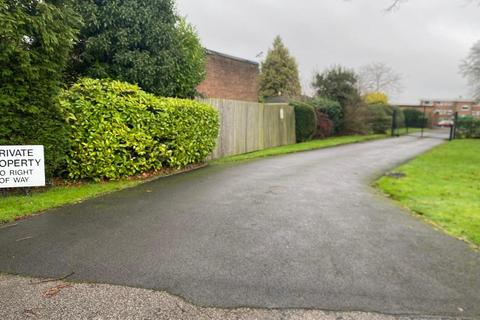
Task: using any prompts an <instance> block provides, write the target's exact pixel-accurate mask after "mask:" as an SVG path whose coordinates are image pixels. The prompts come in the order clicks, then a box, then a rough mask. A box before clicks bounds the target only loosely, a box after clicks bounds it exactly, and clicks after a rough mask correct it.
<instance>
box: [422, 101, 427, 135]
mask: <svg viewBox="0 0 480 320" xmlns="http://www.w3.org/2000/svg"><path fill="white" fill-rule="evenodd" d="M422 120H423V121H422V138H423V134H424V132H425V126H426V125H427V121H428V120H427V107H426V106H423V119H422Z"/></svg>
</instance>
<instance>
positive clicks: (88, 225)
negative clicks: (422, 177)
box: [0, 137, 480, 316]
mask: <svg viewBox="0 0 480 320" xmlns="http://www.w3.org/2000/svg"><path fill="white" fill-rule="evenodd" d="M439 143H441V140H439V139H423V140H422V139H418V138H415V137H403V138H398V139H389V140H382V141H375V142H369V143H363V144H356V145H349V146H343V147H338V148H332V149H325V150H319V151H314V152H306V153H299V154H293V155H287V156H281V157H274V158H268V159H262V160H257V161H251V162H247V163H242V164H234V165H221V166H211V167H208V168H205V169H202V170H199V171H196V172H192V173H189V174H184V175H178V176H174V177H170V178H166V179H160V180H157V181H154V182H151V183H148V184H145V185H142V186H139V187H137V188H134V189H130V190H125V191H121V192H118V193H115V194H111V195H108V196H105V197H102V198H99V199H95V200H91V201H87V202H85V203H83V204H79V205H76V206H70V207H66V208H62V209H58V210H52V211H51V212H50V213H48V214H44V215H41V216H38V217H33V218H30V219H27V220H25V221H22V222H20V223H18V225H16V226H15V225H13V226H11V227H8V226H7V227H2V229H0V271H3V272H8V273H15V274H24V275H32V276H38V277H60V276H63V275H67V274H70V273H71V272H75V274H74V275H73V276H71V278H70V279H71V280H73V281H82V282H99V283H110V284H119V285H128V286H133V287H141V288H149V289H156V290H166V291H168V292H169V293H172V294H176V295H180V296H182V297H184V298H186V299H187V300H188V301H190V302H193V303H196V304H198V305H202V306H216V307H226V308H232V307H243V306H249V307H264V308H265V307H266V308H313V309H323V310H342V311H350V310H354V311H376V312H382V313H387V314H421V315H445V316H480V294H479V292H480V254H478V253H477V252H475V251H473V250H471V249H470V248H469V247H468V245H466V244H465V243H463V242H461V241H459V240H456V239H454V238H451V237H449V236H446V235H444V234H443V233H442V232H439V231H436V230H434V229H432V228H431V227H430V226H429V225H427V224H425V223H423V222H422V221H421V220H419V219H417V218H415V217H413V216H411V215H410V214H408V213H407V212H405V211H403V210H401V209H399V208H397V207H395V206H394V205H393V203H391V202H390V201H389V200H387V199H384V198H383V197H382V196H380V195H378V194H375V193H374V191H373V190H372V189H371V188H370V187H368V183H369V182H370V181H372V179H374V178H375V177H377V176H379V175H381V174H382V173H383V172H384V171H386V170H388V169H389V168H392V167H394V166H396V165H397V164H399V163H401V162H403V161H406V160H408V159H409V158H412V157H414V156H415V155H417V154H419V153H421V152H424V151H426V150H428V149H430V148H432V147H434V146H435V145H437V144H439ZM22 239H23V240H22Z"/></svg>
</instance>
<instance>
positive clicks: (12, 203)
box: [0, 180, 142, 223]
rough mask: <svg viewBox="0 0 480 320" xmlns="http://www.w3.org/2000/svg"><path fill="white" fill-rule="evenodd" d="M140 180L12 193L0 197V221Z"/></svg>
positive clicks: (115, 189) (11, 219)
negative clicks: (26, 193)
mask: <svg viewBox="0 0 480 320" xmlns="http://www.w3.org/2000/svg"><path fill="white" fill-rule="evenodd" d="M141 182H142V180H122V181H111V182H100V183H94V182H92V183H84V184H78V185H64V186H55V187H51V188H49V189H47V190H46V191H44V192H35V193H32V194H31V195H29V196H24V195H13V196H7V197H4V198H0V223H5V222H11V221H14V220H15V219H18V218H20V217H24V216H28V215H31V214H34V213H37V212H41V211H45V210H47V209H51V208H56V207H60V206H63V205H66V204H71V203H77V202H80V201H82V200H86V199H89V198H93V197H97V196H100V195H103V194H107V193H110V192H114V191H118V190H122V189H125V188H129V187H133V186H136V185H138V184H140V183H141Z"/></svg>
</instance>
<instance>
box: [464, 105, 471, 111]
mask: <svg viewBox="0 0 480 320" xmlns="http://www.w3.org/2000/svg"><path fill="white" fill-rule="evenodd" d="M462 111H470V106H469V105H463V106H462Z"/></svg>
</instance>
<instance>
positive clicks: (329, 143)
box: [210, 134, 388, 164]
mask: <svg viewBox="0 0 480 320" xmlns="http://www.w3.org/2000/svg"><path fill="white" fill-rule="evenodd" d="M386 137H388V135H385V134H374V135H367V136H343V137H333V138H328V139H323V140H312V141H308V142H303V143H297V144H290V145H286V146H281V147H275V148H269V149H264V150H260V151H255V152H250V153H245V154H239V155H235V156H229V157H224V158H220V159H218V160H213V161H211V162H210V163H212V164H221V163H228V162H235V161H243V160H250V159H255V158H263V157H269V156H276V155H281V154H288V153H295V152H301V151H309V150H316V149H323V148H328V147H333V146H339V145H344V144H350V143H357V142H363V141H370V140H376V139H382V138H386Z"/></svg>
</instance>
